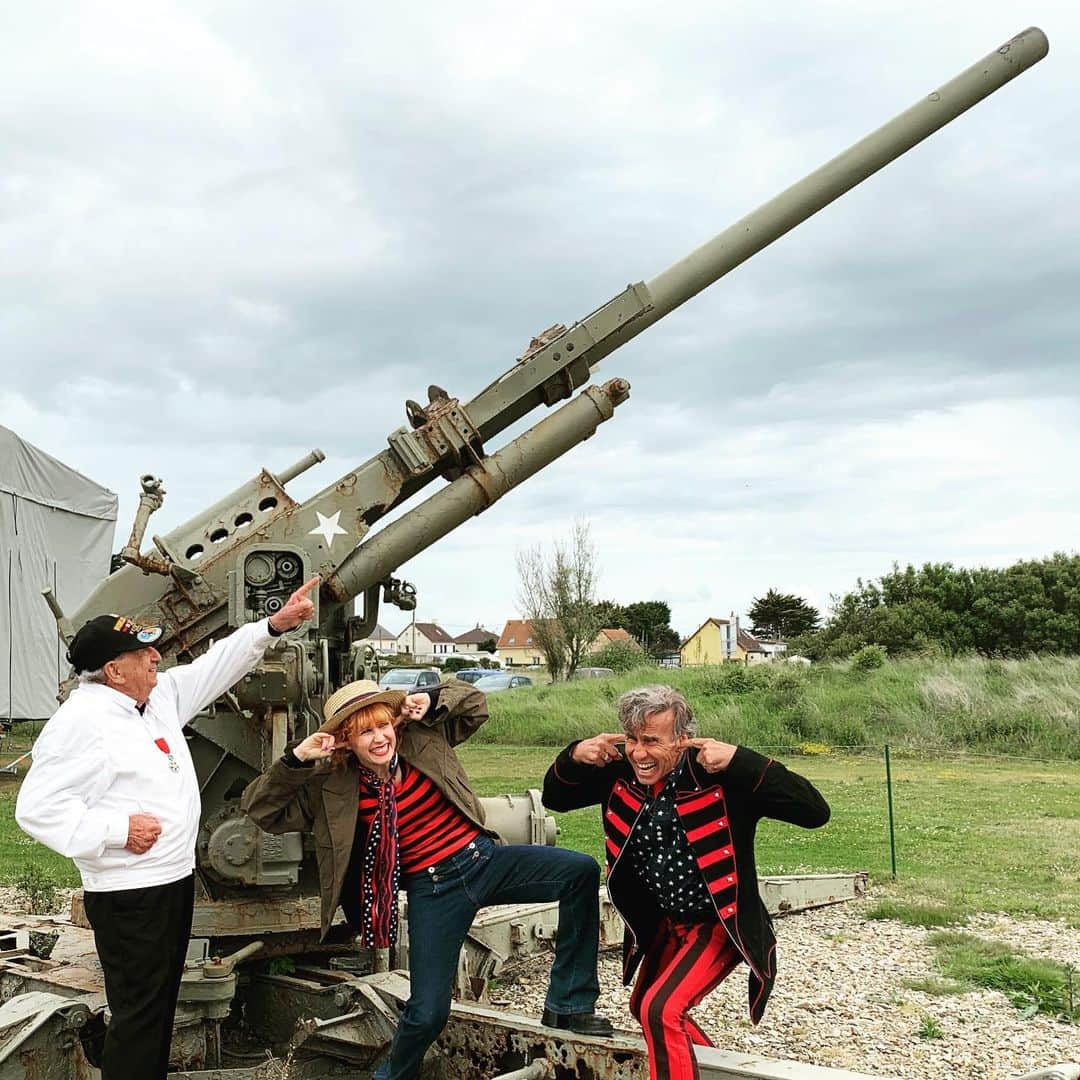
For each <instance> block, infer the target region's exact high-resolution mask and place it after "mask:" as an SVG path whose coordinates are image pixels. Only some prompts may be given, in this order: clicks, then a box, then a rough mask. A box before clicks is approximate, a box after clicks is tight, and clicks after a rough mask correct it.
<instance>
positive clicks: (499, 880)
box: [375, 836, 600, 1080]
mask: <svg viewBox="0 0 1080 1080" xmlns="http://www.w3.org/2000/svg"><path fill="white" fill-rule="evenodd" d="M402 884H403V886H404V888H405V891H406V893H407V895H408V898H409V989H410V993H409V1000H408V1002H406V1004H405V1009H404V1011H403V1012H402V1014H401V1020H400V1022H399V1023H398V1027H397V1032H396V1033H395V1035H394V1042H393V1045H392V1046H391V1048H390V1057H389V1060H388V1061H387V1062H386V1063H385V1064H384V1065H382V1066H380V1068H379V1069H378V1071H377V1072H376V1073H375V1076H376V1078H377V1080H384V1078H386V1080H412V1078H413V1077H416V1076H419V1075H420V1063H421V1061H422V1060H423V1057H424V1054H425V1052H426V1051H427V1048H428V1047H429V1046H430V1045H431V1044H432V1043H433V1042H434V1041H435V1040H436V1039H437V1038H438V1037H439V1033H440V1032H441V1031H442V1029H443V1027H444V1026H445V1024H446V1021H447V1018H448V1017H449V1015H450V996H451V992H452V990H453V986H454V976H455V975H456V973H457V964H458V954H459V953H460V952H461V946H462V945H463V944H464V942H465V935H466V934H467V933H468V931H469V927H470V926H471V925H472V922H473V919H474V918H475V917H476V913H477V911H478V910H479V909H480V908H482V907H486V906H487V905H488V904H521V903H530V902H537V901H543V900H558V901H559V932H558V935H557V936H556V938H555V961H554V963H553V964H552V967H551V982H550V984H549V985H548V992H547V1003H546V1004H547V1008H549V1009H551V1011H552V1012H556V1013H579V1012H592V1011H593V1007H594V1006H595V1005H596V998H597V996H598V995H599V993H600V986H599V983H598V982H597V979H596V951H597V948H598V946H599V941H600V911H599V898H598V896H597V890H598V889H599V886H600V868H599V867H598V866H597V865H596V861H595V860H594V859H593V858H592V857H591V856H589V855H582V854H581V853H580V852H577V851H567V850H565V849H563V848H552V847H541V846H539V845H532V844H517V845H511V846H506V847H503V846H500V845H498V844H496V843H494V841H492V840H491V838H490V837H487V836H478V837H477V838H476V839H475V840H474V841H473V842H472V843H470V844H469V845H468V847H466V848H464V849H463V850H462V851H460V852H458V854H457V855H453V856H451V857H450V858H449V859H445V860H444V861H443V862H441V863H439V864H438V865H437V866H434V867H430V868H428V869H426V870H422V871H420V872H418V873H415V874H407V875H405V877H404V878H403V881H402Z"/></svg>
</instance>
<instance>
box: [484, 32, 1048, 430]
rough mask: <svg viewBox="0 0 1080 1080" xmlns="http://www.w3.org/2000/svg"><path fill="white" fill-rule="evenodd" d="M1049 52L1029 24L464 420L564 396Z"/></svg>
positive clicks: (505, 385) (493, 423) (504, 414)
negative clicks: (626, 346) (646, 333)
mask: <svg viewBox="0 0 1080 1080" xmlns="http://www.w3.org/2000/svg"><path fill="white" fill-rule="evenodd" d="M1049 49H1050V44H1049V42H1048V41H1047V39H1046V35H1045V34H1044V33H1043V32H1042V31H1041V30H1040V29H1039V28H1038V27H1034V26H1033V27H1029V28H1028V29H1027V30H1025V31H1023V33H1021V34H1018V35H1017V36H1016V37H1014V38H1013V39H1012V40H1011V41H1007V42H1006V43H1005V44H1004V45H1002V46H1001V47H1000V48H998V49H995V50H994V51H993V52H992V53H990V54H989V55H988V56H985V57H983V59H981V60H979V61H978V62H977V63H975V64H972V65H971V67H969V68H968V69H967V70H966V71H962V72H961V73H960V74H959V75H957V76H956V77H955V78H954V79H950V80H949V82H947V83H945V84H944V85H943V86H941V87H939V88H938V89H937V90H935V91H933V92H932V93H930V94H928V95H927V96H926V97H924V98H923V99H922V100H921V101H919V102H917V103H916V104H915V105H912V106H911V108H909V109H907V110H905V111H904V112H902V113H900V114H899V115H898V116H895V117H893V119H891V120H890V121H888V123H886V124H883V125H882V126H881V127H879V128H878V129H877V130H876V131H873V132H871V133H870V134H869V135H867V136H866V137H865V138H863V139H860V140H859V141H858V142H857V143H855V144H854V145H853V146H850V147H848V149H847V150H845V151H843V153H840V154H838V155H837V156H836V157H834V158H833V159H832V160H831V161H829V162H828V163H826V164H825V165H822V166H821V168H819V169H815V170H814V171H813V172H812V173H810V174H809V175H808V176H805V177H803V179H802V180H799V181H798V182H797V183H795V184H792V185H791V187H789V188H787V190H785V191H782V192H781V193H780V194H779V195H777V196H775V197H774V198H772V199H770V200H769V201H768V202H766V203H763V204H762V205H761V206H759V207H758V208H757V209H756V210H754V211H752V212H751V213H749V214H747V215H746V216H745V217H743V218H741V219H740V220H739V221H736V222H735V224H734V225H731V226H729V227H728V228H727V229H725V230H724V231H723V232H722V233H720V234H719V235H717V236H715V237H713V239H711V240H709V241H708V242H707V243H705V244H703V245H702V246H701V247H699V248H698V249H697V250H696V251H693V252H691V253H690V254H689V255H687V256H686V257H685V258H683V259H680V260H679V261H678V262H677V263H675V264H674V265H673V266H670V267H668V269H667V270H664V271H663V272H662V273H660V274H657V276H656V277H654V278H652V279H651V280H650V281H649V282H648V283H645V284H642V283H639V284H637V285H633V286H630V287H629V288H627V289H626V291H625V292H623V293H621V294H620V295H619V296H616V297H615V298H614V299H613V300H610V301H609V302H608V303H607V304H605V305H604V306H603V307H601V308H598V309H597V310H596V311H595V312H593V313H592V314H591V315H589V316H588V317H586V318H585V319H583V320H582V321H581V322H580V323H575V324H574V325H573V326H572V327H571V328H570V329H569V330H565V331H564V332H563V333H561V334H560V335H559V336H557V337H553V338H552V339H550V340H548V341H547V342H546V343H545V345H544V346H543V348H541V349H539V350H538V351H537V352H536V353H534V354H532V355H530V356H529V358H528V361H527V363H525V364H523V365H521V367H520V368H519V369H518V370H516V371H513V372H510V373H508V374H507V376H504V377H503V378H502V379H499V380H497V381H496V382H494V383H492V384H491V385H490V386H489V387H487V389H485V390H484V391H483V392H482V393H480V394H479V395H478V396H477V397H476V398H475V399H473V401H471V402H469V404H468V405H467V406H466V408H467V410H468V413H469V415H470V416H471V417H472V421H473V423H474V424H475V425H476V426H477V428H478V429H479V430H480V432H481V433H482V434H483V436H484V437H485V438H487V437H489V436H491V435H493V434H495V433H496V432H498V431H500V430H502V428H504V427H505V426H506V425H507V424H509V423H511V422H513V421H514V420H516V419H517V418H518V417H519V416H522V415H524V414H525V413H526V412H528V411H529V410H530V409H532V408H533V407H535V406H536V405H538V404H540V403H541V402H543V401H546V402H547V403H548V404H550V403H551V398H552V397H553V396H554V394H553V385H552V384H553V382H554V380H555V379H556V377H557V376H561V377H562V387H560V389H564V390H565V393H564V394H563V396H566V395H567V394H569V393H570V391H571V390H572V389H573V388H574V387H576V386H579V385H580V384H581V383H582V382H584V381H586V380H587V379H588V377H589V375H588V369H590V368H592V367H594V366H595V365H596V364H597V363H599V362H600V361H601V360H602V359H603V358H604V357H605V356H607V355H608V354H609V353H611V352H613V351H614V350H615V349H617V348H619V346H620V345H623V344H625V343H626V342H627V341H629V340H630V339H631V338H633V337H636V336H637V335H638V334H640V333H641V332H642V331H643V330H647V329H648V328H649V327H650V326H652V324H653V323H655V322H656V321H657V320H659V319H662V318H663V317H664V316H665V315H667V314H668V313H669V312H671V311H673V310H674V309H675V308H677V307H679V306H680V305H681V304H684V303H686V301H687V300H689V299H691V298H692V297H694V296H696V295H697V294H698V293H699V292H701V290H702V289H704V288H706V287H707V286H708V285H711V284H713V282H715V281H718V280H719V279H720V278H722V277H723V276H724V275H725V274H727V273H729V272H730V271H732V270H734V269H735V267H737V266H739V265H740V264H742V263H744V262H745V261H746V260H747V259H749V258H750V257H751V256H752V255H755V254H757V252H759V251H761V250H762V248H764V247H767V246H768V245H769V244H771V243H772V242H773V241H774V240H778V239H779V238H780V237H781V236H783V235H784V234H785V233H788V232H790V231H791V230H792V229H794V228H795V226H796V225H799V224H801V223H802V222H804V221H806V219H807V218H809V217H812V216H813V215H814V214H816V213H817V212H818V211H819V210H821V209H823V208H824V207H826V206H828V205H829V203H831V202H833V201H834V200H835V199H838V198H839V197H840V196H841V195H843V194H844V193H845V192H847V191H850V190H851V189H852V188H853V187H855V186H856V185H857V184H860V183H862V181H863V180H865V179H866V178H867V177H869V176H872V175H873V174H874V173H876V172H877V171H878V170H879V169H882V168H884V167H885V166H886V165H888V164H889V163H890V162H891V161H895V160H896V159H897V158H898V157H900V156H901V154H904V153H906V152H907V151H908V150H910V149H911V148H912V147H913V146H917V145H918V144H919V143H920V142H922V141H923V139H925V138H927V137H928V136H930V135H932V134H933V133H934V132H935V131H937V130H938V129H939V128H941V127H944V126H945V125H946V124H947V123H949V121H950V120H955V119H956V117H958V116H959V115H960V114H961V113H963V112H966V111H967V110H968V109H970V108H971V107H972V106H973V105H976V104H978V103H979V102H980V101H982V100H983V98H986V97H989V95H990V94H992V93H994V91H995V90H999V89H1001V87H1003V86H1004V85H1005V84H1006V83H1008V82H1010V81H1012V80H1013V79H1015V78H1016V76H1017V75H1020V74H1022V73H1023V72H1024V71H1026V70H1027V69H1028V68H1029V67H1031V66H1032V65H1033V64H1036V63H1038V61H1040V60H1041V59H1042V58H1043V57H1044V56H1046V54H1047V52H1048V51H1049ZM530 368H531V369H532V370H531V371H530V370H529V369H530Z"/></svg>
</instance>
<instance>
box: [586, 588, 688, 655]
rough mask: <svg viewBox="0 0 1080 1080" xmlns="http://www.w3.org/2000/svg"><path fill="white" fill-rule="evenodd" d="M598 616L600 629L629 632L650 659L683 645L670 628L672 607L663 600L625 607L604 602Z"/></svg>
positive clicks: (642, 601) (637, 602)
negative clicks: (609, 628) (608, 628)
mask: <svg viewBox="0 0 1080 1080" xmlns="http://www.w3.org/2000/svg"><path fill="white" fill-rule="evenodd" d="M596 615H597V618H598V619H599V620H600V628H607V627H611V628H613V629H622V630H626V631H627V632H628V633H629V634H630V636H631V637H633V638H634V640H635V641H637V642H638V644H639V645H641V646H642V648H643V649H644V650H645V651H646V653H648V655H650V656H661V655H663V654H664V653H669V652H672V651H673V650H676V649H678V647H679V645H680V639H679V635H678V633H677V632H676V631H675V630H673V629H672V628H671V607H670V605H668V604H667V603H666V602H665V601H663V600H638V601H636V602H635V603H633V604H626V605H625V606H624V605H623V604H616V603H615V602H614V601H612V600H601V601H600V603H598V604H597V605H596ZM604 666H605V667H610V666H611V665H610V664H605V665H604Z"/></svg>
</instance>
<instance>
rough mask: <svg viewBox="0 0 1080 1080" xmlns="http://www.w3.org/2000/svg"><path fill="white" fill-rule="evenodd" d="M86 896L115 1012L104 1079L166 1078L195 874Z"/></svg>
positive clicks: (107, 1042)
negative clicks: (166, 881)
mask: <svg viewBox="0 0 1080 1080" xmlns="http://www.w3.org/2000/svg"><path fill="white" fill-rule="evenodd" d="M83 900H84V903H85V905H86V916H87V918H88V919H89V920H90V925H91V926H92V927H93V928H94V944H95V945H96V946H97V954H98V959H99V960H100V961H101V967H102V970H103V971H104V972H105V996H106V997H107V998H108V999H109V1010H110V1011H111V1012H112V1020H111V1022H110V1023H109V1029H108V1031H107V1032H106V1035H105V1049H104V1052H103V1055H102V1063H101V1076H102V1080H136V1078H138V1080H165V1073H166V1071H167V1070H168V1067H169V1043H170V1042H171V1040H172V1026H173V1016H174V1015H175V1013H176V995H177V994H178V993H179V991H180V976H181V975H182V974H183V971H184V957H185V956H186V955H187V946H188V938H189V937H190V935H191V913H192V910H193V907H194V902H195V877H194V875H189V876H188V877H186V878H182V879H181V880H180V881H174V882H172V883H171V884H169V885H154V886H152V887H151V888H149V889H120V890H118V891H116V892H87V893H84V894H83Z"/></svg>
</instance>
